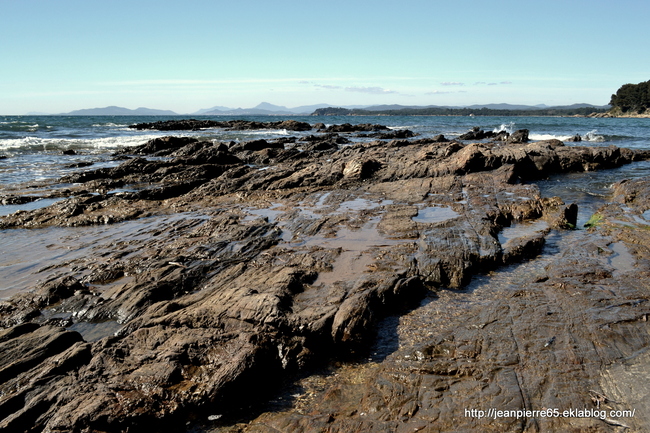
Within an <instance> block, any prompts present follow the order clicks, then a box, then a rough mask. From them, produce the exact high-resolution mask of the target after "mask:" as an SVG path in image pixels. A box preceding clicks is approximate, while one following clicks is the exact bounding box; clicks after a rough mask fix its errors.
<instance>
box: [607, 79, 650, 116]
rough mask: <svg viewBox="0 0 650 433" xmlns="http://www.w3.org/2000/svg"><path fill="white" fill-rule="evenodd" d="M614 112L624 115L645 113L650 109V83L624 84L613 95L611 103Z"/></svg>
mask: <svg viewBox="0 0 650 433" xmlns="http://www.w3.org/2000/svg"><path fill="white" fill-rule="evenodd" d="M609 105H611V106H612V110H620V111H621V112H622V113H639V114H641V113H643V112H645V111H646V110H647V109H648V108H650V81H644V82H643V83H639V84H624V85H622V86H621V87H620V88H619V89H618V91H617V92H616V93H615V94H614V95H612V99H611V100H610V102H609Z"/></svg>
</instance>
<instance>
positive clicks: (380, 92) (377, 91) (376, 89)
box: [345, 86, 397, 95]
mask: <svg viewBox="0 0 650 433" xmlns="http://www.w3.org/2000/svg"><path fill="white" fill-rule="evenodd" d="M345 91H346V92H359V93H369V94H372V95H386V94H388V93H397V92H396V91H395V90H389V89H384V88H382V87H359V86H353V87H346V88H345Z"/></svg>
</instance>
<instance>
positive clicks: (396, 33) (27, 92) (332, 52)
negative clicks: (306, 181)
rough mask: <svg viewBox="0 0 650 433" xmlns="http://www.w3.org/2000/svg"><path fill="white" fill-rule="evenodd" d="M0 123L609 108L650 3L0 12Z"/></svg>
mask: <svg viewBox="0 0 650 433" xmlns="http://www.w3.org/2000/svg"><path fill="white" fill-rule="evenodd" d="M0 11H1V14H0V40H2V44H1V45H0V46H1V48H0V50H1V52H2V59H3V60H2V67H1V68H0V114H24V113H27V112H31V111H40V112H48V113H57V112H66V111H71V110H75V109H80V108H93V107H104V106H108V105H118V106H124V107H128V108H137V107H149V108H159V109H169V110H174V111H176V112H178V113H190V112H194V111H197V110H199V109H201V108H209V107H212V106H216V105H221V106H228V107H252V106H255V105H257V104H259V103H260V102H262V101H265V102H270V103H273V104H277V105H285V106H288V107H295V106H299V105H310V104H317V103H329V104H334V105H353V104H359V105H364V104H368V105H370V104H404V105H470V104H484V103H500V102H507V103H511V104H531V105H534V104H542V103H543V104H548V105H564V104H572V103H577V102H586V103H592V104H598V105H600V104H606V103H608V102H609V98H610V96H611V94H612V93H614V92H615V91H616V90H617V89H618V88H619V87H620V86H621V85H622V84H625V83H638V82H641V81H647V80H649V79H650V56H648V54H647V53H648V47H647V41H648V33H647V32H648V24H647V20H648V17H649V16H650V2H647V1H644V0H637V1H630V0H619V1H617V2H613V1H611V0H608V1H602V0H590V1H572V0H563V1H555V0H544V1H537V0H518V1H486V0H483V1H468V0H454V1H437V0H427V1H420V0H402V1H400V2H395V1H383V0H378V1H375V2H367V1H357V0H347V1H339V0H330V1H328V2H313V1H308V0H302V1H287V0H276V1H272V2H271V1H263V2H262V1H252V0H238V1H228V2H226V1H214V0H213V1H202V0H185V1H183V2H179V1H175V2H172V1H166V0H158V1H139V0H129V1H122V0H113V1H110V2H99V1H95V2H93V1H88V0H85V1H76V0H57V1H52V0H41V1H36V0H20V1H18V0H0Z"/></svg>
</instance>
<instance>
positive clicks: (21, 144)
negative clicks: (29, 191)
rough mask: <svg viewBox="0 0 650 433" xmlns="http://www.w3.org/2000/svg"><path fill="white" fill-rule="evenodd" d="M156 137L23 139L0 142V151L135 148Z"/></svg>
mask: <svg viewBox="0 0 650 433" xmlns="http://www.w3.org/2000/svg"><path fill="white" fill-rule="evenodd" d="M156 137H158V135H136V136H121V137H103V138H92V139H79V138H74V139H65V138H40V137H24V138H9V139H2V140H0V150H20V149H31V150H60V149H71V148H74V149H110V148H117V147H129V146H137V145H140V144H144V143H146V142H147V141H148V140H150V139H152V138H156Z"/></svg>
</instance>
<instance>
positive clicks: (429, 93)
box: [425, 90, 454, 95]
mask: <svg viewBox="0 0 650 433" xmlns="http://www.w3.org/2000/svg"><path fill="white" fill-rule="evenodd" d="M450 93H454V92H445V91H443V90H433V91H431V92H427V93H425V95H448V94H450Z"/></svg>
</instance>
